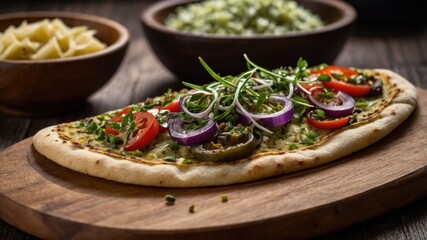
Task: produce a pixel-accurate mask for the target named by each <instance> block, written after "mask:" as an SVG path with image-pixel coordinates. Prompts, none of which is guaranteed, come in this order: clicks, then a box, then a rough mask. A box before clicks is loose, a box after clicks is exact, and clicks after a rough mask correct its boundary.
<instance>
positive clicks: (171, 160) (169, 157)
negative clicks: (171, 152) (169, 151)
mask: <svg viewBox="0 0 427 240" xmlns="http://www.w3.org/2000/svg"><path fill="white" fill-rule="evenodd" d="M163 160H165V161H166V162H176V157H175V156H166V157H164V158H163Z"/></svg>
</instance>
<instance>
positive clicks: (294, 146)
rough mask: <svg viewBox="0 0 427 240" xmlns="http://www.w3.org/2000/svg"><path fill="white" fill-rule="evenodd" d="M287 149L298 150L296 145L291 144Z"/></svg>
mask: <svg viewBox="0 0 427 240" xmlns="http://www.w3.org/2000/svg"><path fill="white" fill-rule="evenodd" d="M288 149H289V150H295V149H298V146H297V145H296V144H293V143H292V144H289V146H288Z"/></svg>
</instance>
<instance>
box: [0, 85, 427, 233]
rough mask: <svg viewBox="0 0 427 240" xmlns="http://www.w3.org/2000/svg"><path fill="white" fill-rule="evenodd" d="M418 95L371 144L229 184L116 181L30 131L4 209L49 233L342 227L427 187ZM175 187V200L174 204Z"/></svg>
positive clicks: (8, 171) (426, 142) (4, 168)
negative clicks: (47, 149)
mask: <svg viewBox="0 0 427 240" xmlns="http://www.w3.org/2000/svg"><path fill="white" fill-rule="evenodd" d="M419 94H420V99H419V104H418V107H417V109H416V111H415V112H414V113H413V114H412V115H411V116H410V117H409V118H408V119H407V120H406V121H405V122H404V123H403V124H402V125H401V126H399V127H398V128H397V129H396V130H395V131H393V132H392V133H391V134H390V135H388V136H387V137H385V138H384V139H382V140H381V141H380V142H378V143H376V144H374V145H372V146H370V147H368V148H366V149H363V150H361V151H359V152H357V153H355V154H352V155H350V156H348V157H345V158H343V159H341V160H339V161H336V162H334V163H331V164H327V165H324V166H321V167H317V168H314V169H311V170H307V171H302V172H299V173H296V174H291V175H286V176H279V177H274V178H269V179H266V180H262V181H256V182H251V183H246V184H236V185H231V186H224V187H209V188H190V189H177V188H154V187H143V186H133V185H126V184H120V183H115V182H111V181H107V180H103V179H99V178H95V177H91V176H87V175H84V174H80V173H77V172H74V171H72V170H68V169H66V168H63V167H61V166H59V165H57V164H55V163H53V162H51V161H49V160H48V159H46V158H45V157H43V156H42V155H40V154H38V153H37V151H36V150H35V149H34V148H33V147H32V145H31V139H26V140H23V141H21V142H19V143H17V144H16V145H14V146H11V147H9V148H8V149H6V150H4V151H3V152H2V153H0V180H1V184H0V217H1V218H2V219H4V220H5V221H7V222H9V223H10V224H12V225H14V226H16V227H18V228H20V229H22V230H24V231H26V232H29V233H31V234H34V235H36V236H39V237H42V238H49V239H52V238H55V239H65V238H73V239H84V238H96V239H125V238H126V239H127V238H131V239H132V238H138V239H170V238H173V239H235V238H237V237H239V238H242V239H261V238H267V239H284V238H304V237H310V236H315V235H319V234H323V233H327V232H330V231H335V230H338V229H341V228H345V227H347V226H350V225H352V224H355V223H357V222H360V221H364V220H367V219H369V218H372V217H374V216H377V215H379V214H382V213H384V212H387V211H390V210H392V209H395V208H398V207H400V206H403V205H405V204H408V203H409V202H412V201H414V200H416V199H418V198H421V197H424V196H425V195H427V147H426V146H427V135H426V133H427V130H426V128H427V108H426V107H425V106H426V105H427V91H426V90H419ZM166 194H172V195H174V196H175V197H176V203H175V204H174V205H170V206H169V205H166V204H165V201H164V196H165V195H166ZM221 195H228V197H229V201H228V202H224V203H223V202H221ZM191 205H194V206H195V213H189V207H190V206H191Z"/></svg>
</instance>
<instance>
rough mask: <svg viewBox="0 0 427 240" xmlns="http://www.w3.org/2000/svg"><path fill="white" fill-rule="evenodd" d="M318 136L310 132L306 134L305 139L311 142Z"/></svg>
mask: <svg viewBox="0 0 427 240" xmlns="http://www.w3.org/2000/svg"><path fill="white" fill-rule="evenodd" d="M318 136H319V135H318V134H317V133H315V132H312V131H310V132H308V134H307V137H308V138H310V139H313V140H314V139H316V138H317V137H318Z"/></svg>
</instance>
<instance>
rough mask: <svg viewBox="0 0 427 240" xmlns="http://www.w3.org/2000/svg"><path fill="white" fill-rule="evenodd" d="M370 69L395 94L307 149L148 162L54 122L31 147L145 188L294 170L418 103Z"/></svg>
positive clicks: (365, 136) (359, 143) (383, 130)
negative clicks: (366, 117)
mask: <svg viewBox="0 0 427 240" xmlns="http://www.w3.org/2000/svg"><path fill="white" fill-rule="evenodd" d="M374 71H376V72H379V73H381V74H385V75H387V76H388V77H389V81H390V82H391V83H392V84H395V85H396V87H397V88H398V89H399V92H398V93H397V95H396V96H395V97H394V98H393V99H392V100H391V102H390V103H389V104H388V105H387V106H386V107H385V108H384V109H383V110H382V111H381V113H380V114H379V115H378V117H377V118H375V119H372V120H371V121H370V122H368V123H366V124H363V125H360V126H356V127H351V126H350V127H345V128H343V129H341V130H338V131H337V132H336V133H334V134H333V135H332V136H331V137H330V138H329V139H327V140H326V141H324V142H322V144H320V145H318V146H315V147H314V148H311V149H304V150H296V151H291V152H287V153H281V152H279V151H278V152H276V153H274V152H270V153H267V154H259V155H257V156H256V157H250V158H248V159H243V160H239V161H233V162H219V163H214V164H194V165H193V164H189V165H178V164H167V163H162V164H158V163H154V164H147V163H139V162H135V161H130V160H127V159H125V158H117V157H114V156H111V155H107V154H103V153H100V152H96V151H90V150H89V149H88V148H80V147H76V146H75V144H73V142H72V141H68V140H64V139H63V138H60V136H59V135H58V132H57V131H55V126H51V127H48V128H45V129H42V130H41V131H39V132H38V133H37V134H36V135H35V136H34V138H33V145H34V147H35V148H36V149H37V151H38V152H40V153H41V154H43V155H44V156H46V157H47V158H48V159H51V160H52V161H54V162H56V163H58V164H60V165H62V166H64V167H66V168H69V169H72V170H75V171H78V172H81V173H84V174H88V175H92V176H96V177H100V178H104V179H109V180H113V181H117V182H122V183H129V184H138V185H146V186H160V187H202V186H217V185H228V184H234V183H241V182H248V181H253V180H258V179H262V178H266V177H270V176H275V175H280V174H285V173H291V172H296V171H300V170H304V169H308V168H312V167H315V166H319V165H322V164H325V163H328V162H331V161H334V160H337V159H339V158H341V157H344V156H346V155H349V154H351V153H353V152H355V151H358V150H360V149H362V148H365V147H367V146H368V145H370V144H373V143H375V142H377V141H378V140H380V139H381V138H383V137H384V136H386V135H387V134H388V133H390V132H391V131H392V130H393V129H395V128H396V127H397V126H398V125H399V124H401V123H402V122H403V121H404V120H405V119H406V118H407V117H408V116H409V115H410V114H411V112H412V111H413V110H414V108H415V106H416V102H417V93H416V89H415V87H414V86H413V85H412V84H411V83H409V82H408V81H407V80H405V79H404V78H403V77H401V76H400V75H398V74H397V73H394V72H392V71H390V70H385V69H376V70H374Z"/></svg>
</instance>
